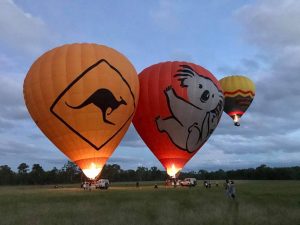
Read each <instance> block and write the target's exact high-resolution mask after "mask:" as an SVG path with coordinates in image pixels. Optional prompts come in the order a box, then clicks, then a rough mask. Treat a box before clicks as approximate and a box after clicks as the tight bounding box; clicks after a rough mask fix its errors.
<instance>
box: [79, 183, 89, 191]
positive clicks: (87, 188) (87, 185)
mask: <svg viewBox="0 0 300 225" xmlns="http://www.w3.org/2000/svg"><path fill="white" fill-rule="evenodd" d="M81 188H83V190H89V191H91V190H92V182H82V183H81Z"/></svg>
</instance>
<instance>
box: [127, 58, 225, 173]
mask: <svg viewBox="0 0 300 225" xmlns="http://www.w3.org/2000/svg"><path fill="white" fill-rule="evenodd" d="M139 80H140V90H141V92H140V98H139V104H138V108H137V111H136V114H135V117H134V119H133V124H134V126H135V128H136V130H137V132H138V133H139V135H140V136H141V137H142V139H143V140H144V142H145V143H146V145H147V146H148V147H149V149H150V150H151V151H152V152H153V154H154V155H155V156H156V157H157V158H158V159H159V161H160V162H161V163H162V165H163V166H164V167H165V169H166V170H167V173H168V174H169V175H170V176H171V177H174V176H175V175H176V174H177V173H178V172H179V171H180V170H181V169H182V168H183V167H184V165H185V164H186V163H187V162H188V161H189V160H190V159H191V158H192V157H193V155H195V153H196V152H197V151H198V150H199V149H200V148H201V147H202V146H203V144H204V143H205V142H206V140H207V139H208V138H209V136H210V135H211V134H212V132H213V131H214V129H215V128H216V127H217V125H218V122H219V120H220V117H221V115H222V112H223V103H224V100H223V92H222V89H221V86H220V84H219V82H218V80H217V79H216V78H215V77H214V76H213V75H212V74H211V73H210V72H209V71H208V70H206V69H205V68H203V67H201V66H198V65H195V64H192V63H187V62H163V63H159V64H156V65H152V66H150V67H148V68H146V69H144V70H143V71H142V72H141V73H140V74H139Z"/></svg>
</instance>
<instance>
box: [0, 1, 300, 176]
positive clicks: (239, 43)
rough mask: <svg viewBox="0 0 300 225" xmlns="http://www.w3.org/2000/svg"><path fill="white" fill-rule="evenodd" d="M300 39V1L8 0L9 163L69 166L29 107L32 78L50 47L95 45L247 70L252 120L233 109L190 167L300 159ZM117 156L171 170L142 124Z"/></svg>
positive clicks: (125, 164)
mask: <svg viewBox="0 0 300 225" xmlns="http://www.w3.org/2000/svg"><path fill="white" fill-rule="evenodd" d="M299 37H300V1H297V0H260V1H258V0H257V1H250V0H249V1H246V0H240V1H239V0H235V1H231V0H222V1H219V0H211V1H205V0H189V1H184V0H172V1H171V0H153V1H139V0H127V1H122V0H114V1H96V0H95V1H85V0H77V1H71V0H63V1H62V0H51V1H39V0H27V1H22V0H0V85H1V88H0V165H8V166H10V167H11V168H12V169H13V170H16V168H17V166H18V165H19V164H20V163H22V162H25V163H27V164H29V165H30V166H31V165H32V164H33V163H40V164H41V165H42V166H43V167H44V168H45V169H51V168H53V167H58V168H60V167H62V166H63V164H64V163H66V161H67V160H68V159H67V158H66V156H65V155H64V154H62V153H61V152H60V151H59V150H58V149H57V148H56V147H55V146H54V145H53V144H52V143H51V142H50V141H49V140H48V139H47V138H46V137H45V136H44V135H43V134H42V132H41V131H40V130H39V129H38V128H37V127H36V125H35V124H34V122H33V121H32V119H31V117H30V115H29V113H28V112H27V109H26V106H25V104H24V100H23V80H24V78H25V76H26V74H27V72H28V70H29V68H30V66H31V64H32V63H33V62H34V61H35V59H36V58H38V57H39V56H40V55H42V54H43V53H44V52H46V51H48V50H51V49H52V48H54V47H57V46H60V45H63V44H66V43H77V42H79V43H82V42H88V43H97V44H102V45H107V46H109V47H112V48H114V49H116V50H118V51H119V52H121V53H123V54H124V55H125V56H126V57H127V58H128V59H129V60H130V61H131V63H132V64H133V65H134V66H135V68H136V70H137V71H138V72H141V71H142V70H143V69H144V68H146V67H148V66H150V65H153V64H156V63H158V62H163V61H175V60H180V61H187V62H192V63H196V64H198V65H201V66H203V67H205V68H206V69H208V70H209V71H211V72H212V73H213V74H214V75H215V77H216V78H217V79H221V78H222V77H224V76H228V75H232V74H242V75H246V76H247V77H249V78H250V79H251V80H253V81H254V83H255V85H256V96H255V99H254V101H253V103H252V105H251V106H250V108H249V109H248V111H247V112H246V114H245V115H244V116H243V117H242V120H241V123H242V125H241V126H240V127H235V126H233V125H232V121H231V118H230V117H229V116H227V115H226V114H225V113H223V115H222V118H221V121H220V124H219V125H218V127H217V128H216V130H215V131H214V133H213V134H212V135H211V137H210V138H209V140H208V141H207V142H206V144H205V145H204V146H203V147H202V148H201V149H200V151H198V152H197V154H196V155H195V156H194V157H193V158H192V159H191V160H190V161H189V162H188V163H187V164H186V166H185V168H184V170H185V171H190V170H195V171H198V170H200V169H205V170H217V169H225V170H227V169H237V168H249V167H257V166H259V165H261V164H266V165H268V166H272V167H281V166H299V165H300V149H299V147H300V100H299V97H300V38H299ZM108 163H117V164H119V165H121V167H122V168H124V169H130V168H132V169H135V168H137V167H138V166H145V167H149V168H150V167H152V166H157V167H158V168H160V169H163V167H162V166H161V164H160V162H159V161H158V160H157V159H156V158H155V156H154V155H153V154H152V152H151V151H150V150H149V149H148V148H147V146H146V145H145V144H144V143H143V141H142V140H141V138H140V137H139V135H138V134H137V133H136V131H135V129H134V128H133V126H131V127H130V129H129V130H128V132H127V134H126V135H125V137H124V139H123V140H122V142H121V143H120V145H119V147H118V148H117V149H116V150H115V152H114V154H113V155H112V157H111V158H110V159H109V161H108Z"/></svg>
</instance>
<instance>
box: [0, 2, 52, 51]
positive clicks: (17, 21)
mask: <svg viewBox="0 0 300 225" xmlns="http://www.w3.org/2000/svg"><path fill="white" fill-rule="evenodd" d="M0 30H1V32H0V41H1V44H0V46H2V47H5V48H6V47H9V48H11V49H13V50H15V51H17V52H20V53H26V54H32V55H35V54H39V53H41V52H42V50H43V49H44V47H43V46H44V45H45V44H47V43H51V42H52V39H53V36H54V34H53V32H50V31H49V29H48V28H47V25H46V24H45V23H44V21H42V20H41V19H40V18H37V17H34V16H33V15H31V14H29V13H27V12H24V11H23V10H22V9H21V8H20V7H18V6H17V5H16V4H15V3H14V2H13V1H12V0H2V1H1V2H0Z"/></svg>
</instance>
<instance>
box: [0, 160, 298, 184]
mask: <svg viewBox="0 0 300 225" xmlns="http://www.w3.org/2000/svg"><path fill="white" fill-rule="evenodd" d="M17 169H18V171H17V172H14V171H13V170H12V169H11V168H10V167H9V166H8V165H2V166H0V185H34V184H66V183H79V182H83V181H85V180H87V178H86V177H85V176H84V174H83V173H82V171H81V170H80V168H78V167H77V166H76V165H75V164H74V163H72V162H70V161H68V162H67V163H66V164H65V165H64V166H63V167H62V168H61V169H57V168H56V167H54V168H53V169H52V170H49V171H45V170H44V169H43V168H42V166H41V165H40V164H33V166H32V167H31V169H30V168H29V166H28V165H27V164H26V163H21V164H20V165H19V166H18V168H17ZM100 177H101V178H107V179H109V180H110V181H112V182H116V181H117V182H118V181H164V180H166V179H167V178H168V175H167V174H166V172H165V171H161V170H159V169H158V168H157V167H151V168H146V167H138V168H137V169H136V170H133V169H129V170H123V169H122V168H121V167H120V166H119V165H118V164H107V165H105V166H104V167H103V170H102V172H101V176H100ZM187 177H194V178H196V179H197V180H225V179H234V180H300V167H299V166H295V167H280V168H271V167H268V166H267V165H261V166H259V167H257V168H249V169H237V170H228V171H224V170H221V169H220V170H217V171H211V172H210V171H206V170H199V171H191V172H181V173H180V175H179V179H184V178H187Z"/></svg>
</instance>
